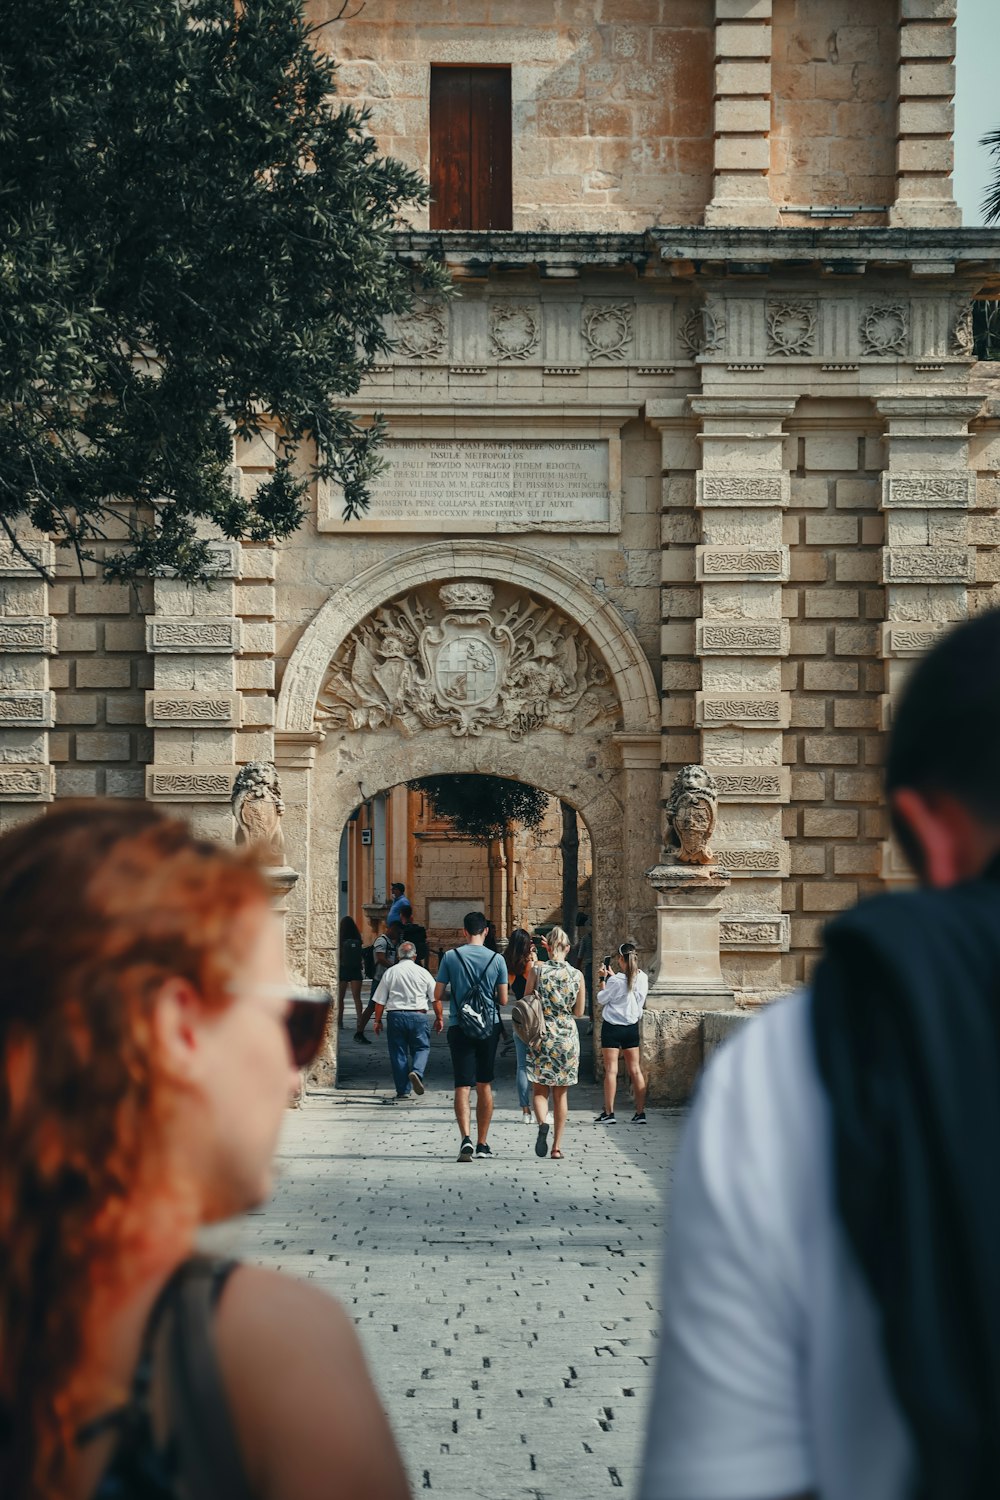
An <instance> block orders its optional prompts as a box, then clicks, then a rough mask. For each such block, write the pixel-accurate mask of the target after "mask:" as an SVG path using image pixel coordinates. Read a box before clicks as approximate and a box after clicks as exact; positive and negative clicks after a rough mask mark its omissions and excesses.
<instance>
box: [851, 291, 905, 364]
mask: <svg viewBox="0 0 1000 1500" xmlns="http://www.w3.org/2000/svg"><path fill="white" fill-rule="evenodd" d="M909 323H910V317H909V308H908V307H907V306H906V304H905V302H879V303H872V304H871V305H870V306H868V307H866V308H865V310H864V312H863V313H862V315H861V324H860V333H861V352H862V353H863V354H874V355H879V354H905V353H906V340H907V335H908V333H909Z"/></svg>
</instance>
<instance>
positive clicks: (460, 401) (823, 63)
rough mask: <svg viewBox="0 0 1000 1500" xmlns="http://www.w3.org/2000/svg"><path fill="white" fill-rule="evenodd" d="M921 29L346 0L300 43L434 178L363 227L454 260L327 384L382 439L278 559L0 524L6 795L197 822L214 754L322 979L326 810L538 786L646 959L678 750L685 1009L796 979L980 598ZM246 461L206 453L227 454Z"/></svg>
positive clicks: (973, 247) (630, 2)
mask: <svg viewBox="0 0 1000 1500" xmlns="http://www.w3.org/2000/svg"><path fill="white" fill-rule="evenodd" d="M332 4H333V9H334V10H335V9H336V0H332ZM314 12H315V14H316V17H317V19H323V18H324V15H325V12H324V7H323V4H322V3H318V4H317V5H316V6H315V7H314ZM470 12H471V13H472V15H471V18H470ZM954 15H955V4H954V0H863V3H862V0H613V3H612V0H585V3H584V0H552V3H551V4H550V5H549V6H547V7H541V8H540V7H538V6H537V5H531V4H529V3H527V0H510V3H507V4H505V5H502V6H500V5H496V4H493V5H488V6H487V5H483V6H473V7H468V6H466V7H457V6H455V5H454V3H453V0H407V3H406V4H402V3H399V0H366V3H365V5H364V6H363V7H362V8H360V9H358V10H357V12H356V13H352V14H350V15H349V16H346V17H345V18H343V19H340V20H338V21H336V22H335V23H334V24H331V25H329V26H328V27H326V28H325V29H324V30H322V31H321V32H320V33H319V43H320V45H323V46H326V47H328V48H330V50H331V51H332V52H333V53H334V55H335V56H336V57H337V58H338V59H339V60H340V63H341V71H340V80H341V91H342V94H343V95H344V96H345V97H346V98H349V99H352V100H357V101H359V102H362V103H365V104H367V105H368V106H370V109H371V121H370V126H371V129H372V130H373V132H374V133H375V134H376V136H377V138H378V140H379V142H380V144H381V146H382V147H383V148H384V149H385V150H386V151H389V152H391V153H393V154H395V155H397V156H400V157H402V158H403V159H405V160H406V161H407V162H408V163H410V164H412V165H414V166H416V167H419V168H420V169H421V170H422V171H423V172H425V173H426V174H427V175H428V176H429V178H430V180H431V182H432V186H433V189H434V202H433V204H432V206H431V209H430V211H429V214H428V215H427V216H425V218H424V219H423V220H420V219H416V220H415V221H414V223H413V225H412V227H410V228H409V229H407V230H405V231H401V233H400V236H399V253H400V254H401V255H402V256H403V257H404V258H410V259H412V260H413V261H414V262H415V263H416V262H417V261H419V260H420V259H422V258H423V257H426V256H428V255H433V256H440V257H443V259H444V260H445V261H446V263H447V264H448V266H449V267H450V269H451V271H452V274H453V277H454V280H455V284H456V292H457V295H456V296H455V298H454V299H453V300H451V301H448V302H441V303H435V302H426V301H423V302H419V303H418V304H417V306H416V308H415V309H414V311H413V312H412V313H411V314H409V315H408V316H406V317H401V318H400V319H399V320H398V321H397V323H396V326H395V327H394V328H393V329H392V333H393V336H394V339H395V352H394V355H393V357H392V359H391V361H389V362H387V363H385V364H384V365H380V366H379V367H377V369H376V370H375V372H374V376H373V379H372V380H371V382H370V384H369V386H368V387H367V389H366V390H365V392H364V393H363V396H362V397H361V398H359V400H358V402H357V403H356V404H357V407H358V409H359V410H360V411H361V412H374V411H376V410H378V411H382V412H384V413H385V414H386V415H387V417H388V419H389V424H390V437H389V440H388V443H387V446H386V456H387V458H388V460H389V466H388V469H387V471H386V473H385V474H384V476H383V477H382V478H381V479H380V480H379V481H378V482H377V484H376V486H375V492H374V495H373V501H372V506H371V510H370V513H369V515H368V516H367V517H366V518H365V519H363V520H362V521H360V522H351V523H347V524H345V523H344V522H343V521H342V520H341V516H340V503H339V499H338V496H337V495H336V494H334V493H331V492H329V491H328V490H326V489H324V488H322V487H319V488H318V489H317V490H316V492H315V493H314V495H313V505H312V510H311V514H310V515H309V517H308V519H307V521H306V523H305V524H304V526H303V527H302V529H301V531H300V532H299V534H298V535H297V536H296V537H295V538H294V539H293V540H291V541H290V542H288V543H286V544H284V545H282V546H281V547H280V548H271V547H267V546H263V545H253V544H250V545H244V546H237V545H233V544H230V543H223V542H220V543H219V545H218V549H217V554H218V578H217V581H216V583H215V585H214V587H212V588H211V589H195V588H191V587H189V586H187V585H183V584H180V583H177V582H175V581H171V580H158V581H156V582H155V583H152V584H150V585H149V586H148V588H147V589H145V590H144V591H141V593H140V595H138V596H137V595H134V594H133V593H132V592H130V591H129V590H128V589H126V588H124V587H119V586H113V585H104V584H103V583H101V582H100V580H99V579H98V578H97V577H89V576H88V577H86V578H84V579H82V580H81V579H80V578H79V577H78V576H77V575H76V573H75V572H74V571H73V570H72V568H71V566H70V565H69V564H66V565H65V566H64V564H63V561H62V560H60V564H59V572H58V576H57V581H56V582H55V583H54V584H46V583H44V582H43V581H41V580H40V578H39V577H38V576H37V575H36V574H33V573H32V571H31V570H30V569H29V568H28V567H27V566H26V565H24V563H23V560H22V559H21V558H19V557H18V556H17V555H16V554H15V553H14V552H13V551H12V550H11V549H10V548H9V547H8V548H6V549H3V548H2V544H0V649H2V652H3V658H2V659H3V662H4V666H3V667H2V668H0V671H2V673H3V678H2V683H3V688H4V692H3V697H2V701H0V725H2V728H0V816H2V818H3V820H4V821H5V822H6V823H7V824H9V823H11V822H14V821H17V820H20V819H22V818H24V817H29V816H34V815H35V814H36V813H37V812H38V811H39V810H40V805H41V804H44V803H45V802H47V801H48V800H50V799H51V798H52V797H64V796H76V795H95V794H110V795H116V796H128V797H143V796H145V797H148V798H150V799H151V800H152V801H154V802H157V803H161V804H163V805H166V806H170V807H172V808H174V809H175V810H176V811H177V812H179V813H182V814H184V815H185V816H188V817H190V818H191V819H192V820H193V821H194V823H195V824H196V825H197V826H198V827H199V828H201V829H203V830H205V831H206V832H207V833H208V834H210V835H211V836H213V837H218V838H227V839H228V838H231V837H232V836H233V832H234V823H233V818H232V813H231V808H230V794H231V790H232V784H233V780H234V777H235V775H236V772H237V770H238V768H239V767H240V766H241V765H242V764H245V763H247V762H251V761H264V762H273V763H274V764H275V765H276V767H277V771H278V776H279V779H280V784H281V794H282V797H283V801H284V814H283V821H282V827H283V833H284V849H285V859H286V861H287V863H288V865H289V866H290V867H291V868H292V869H293V870H294V871H295V872H297V874H298V879H297V881H296V882H295V884H294V885H293V886H292V888H291V890H290V893H289V895H288V898H287V905H288V917H287V922H288V937H289V943H290V949H291V954H292V959H293V962H294V964H295V965H296V967H297V968H298V969H299V970H300V971H301V972H302V973H304V974H306V975H307V976H308V978H309V979H310V980H311V981H313V982H318V983H323V982H326V981H328V980H330V979H331V978H333V977H334V976H335V972H336V946H337V925H338V920H339V916H340V914H341V911H342V910H343V901H342V897H343V892H342V883H343V882H344V881H345V880H346V879H347V873H346V870H345V869H344V868H343V867H344V865H345V850H346V848H347V842H345V828H347V826H348V825H349V823H350V822H351V821H352V819H353V820H354V821H355V822H357V818H356V816H355V815H356V812H357V809H358V808H359V807H360V806H362V805H364V806H365V808H366V809H369V810H371V809H374V808H376V807H377V806H381V807H382V808H383V815H385V814H386V809H388V808H389V807H390V805H391V803H392V796H393V788H396V787H399V786H401V785H402V784H404V783H406V782H407V781H408V780H410V779H412V778H414V777H419V776H424V775H430V774H434V773H453V772H489V773H497V774H501V775H504V776H510V777H514V778H516V779H519V780H524V781H528V782H530V783H532V784H533V785H535V786H537V787H539V788H541V789H543V790H544V791H546V792H548V793H549V794H551V796H553V797H554V798H558V799H560V800H561V801H563V802H564V803H566V804H568V805H569V806H571V807H573V808H575V809H576V811H577V813H578V814H579V818H580V820H581V822H582V824H583V826H584V828H585V830H586V834H587V837H588V838H589V841H590V851H591V853H590V857H591V858H592V874H591V876H590V878H591V896H592V902H593V906H592V910H593V920H594V951H595V953H597V954H600V953H603V952H605V951H608V950H610V949H612V948H613V947H615V946H616V945H617V943H618V942H620V941H621V940H622V939H623V938H624V937H626V936H629V937H633V938H635V939H636V940H637V942H638V944H639V947H640V950H641V952H642V954H643V955H644V959H646V961H648V962H650V963H652V962H653V958H652V955H653V952H654V949H655V946H656V928H657V923H656V903H657V893H656V892H655V891H654V889H653V888H652V886H651V885H650V883H649V881H648V880H647V875H646V872H647V871H648V870H650V869H651V867H653V866H655V865H656V864H657V862H658V860H659V858H660V852H661V845H662V843H663V838H664V828H663V817H662V802H663V799H664V798H665V797H666V796H667V793H668V791H669V788H670V785H671V783H672V780H673V777H674V775H675V773H676V771H677V770H678V768H679V767H681V766H682V765H684V764H687V763H701V764H703V765H704V766H706V767H707V768H708V769H709V771H710V772H711V773H712V775H713V776H714V778H715V781H716V783H717V786H718V810H717V811H718V824H717V828H716V831H715V835H714V848H715V857H716V860H717V861H718V863H719V864H721V865H723V866H724V867H725V869H726V870H727V871H728V872H729V873H730V876H731V879H730V881H729V883H728V885H725V887H724V889H721V892H720V895H719V898H718V899H719V901H720V902H721V920H720V926H719V931H720V940H721V955H722V975H723V979H724V985H725V988H726V990H727V991H728V992H729V993H730V995H731V996H732V998H731V999H729V1000H728V1001H727V1002H726V1003H727V1004H728V1005H729V1006H732V1005H734V1004H735V1005H736V1006H737V1007H748V1006H752V1005H755V1004H758V1003H761V1002H763V1001H766V1000H767V999H769V998H770V997H773V996H774V995H776V994H778V993H779V992H780V991H782V990H783V989H786V988H788V987H789V986H791V985H794V984H795V983H797V982H798V981H800V980H802V979H803V977H804V976H806V974H807V973H808V970H809V964H810V961H811V959H812V958H813V956H814V955H815V953H816V951H817V946H818V944H819V941H820V933H821V930H822V926H823V923H824V921H825V920H826V919H827V917H828V915H829V914H830V913H831V912H832V911H835V910H837V909H839V908H841V907H844V906H846V905H849V904H851V903H853V902H854V901H855V900H856V899H857V898H858V897H859V896H861V895H864V894H866V893H868V892H871V891H873V890H876V889H878V888H880V887H883V886H885V885H886V884H887V883H888V884H892V883H893V882H896V881H898V880H900V879H902V878H904V872H903V871H902V869H901V867H900V864H899V861H898V859H897V857H896V855H895V853H894V850H893V846H892V844H891V842H890V840H889V836H888V835H889V830H888V827H887V823H886V813H885V810H884V807H883V805H882V802H881V800H880V787H879V764H880V759H881V754H882V736H883V733H884V730H885V728H886V726H887V725H888V723H889V722H890V719H891V713H892V703H893V699H894V696H895V695H896V694H897V692H898V690H899V687H900V684H901V683H902V682H903V680H904V679H905V676H906V674H907V672H908V670H909V669H910V666H911V664H912V662H913V660H914V659H915V658H916V657H918V656H919V655H920V653H921V652H922V651H924V650H925V649H926V647H927V646H928V645H929V643H930V642H932V641H933V640H934V638H935V637H936V635H937V634H938V633H939V632H940V631H942V630H943V629H945V628H946V627H947V626H948V624H949V623H950V622H952V621H955V620H959V619H961V618H963V617H965V616H966V615H967V614H969V613H971V612H974V611H976V610H981V609H983V608H985V607H987V606H989V605H991V604H993V603H995V602H997V599H998V597H1000V595H998V584H1000V554H998V551H997V547H998V545H1000V489H998V475H1000V422H998V417H1000V403H998V401H997V398H996V396H995V395H993V394H992V391H993V390H994V386H993V385H992V384H991V381H990V373H991V368H992V367H991V366H989V365H988V364H984V363H977V360H976V357H975V349H974V337H973V316H972V303H973V301H974V299H981V298H992V297H996V296H997V295H998V294H1000V236H998V235H997V234H995V233H994V232H992V231H988V230H963V229H961V228H960V227H959V215H958V212H957V209H956V207H955V204H954V202H953V199H952V189H951V175H950V174H951V166H952V146H951V131H952V103H951V100H952V94H953V87H954V67H953V53H954V36H955V33H954ZM274 456H275V449H274V446H273V444H270V443H268V442H267V441H264V440H261V441H259V442H256V443H254V444H253V445H252V446H251V447H249V448H245V449H244V450H242V451H241V452H239V453H238V454H237V460H238V464H239V469H240V476H241V479H240V482H241V483H242V484H243V485H246V486H252V485H253V484H254V482H255V480H256V479H257V478H258V477H259V476H260V475H261V474H262V473H263V472H265V471H266V470H267V469H268V468H269V467H270V466H271V465H272V463H273V462H274ZM25 544H26V545H27V546H28V547H29V548H33V549H34V553H33V555H34V556H36V557H37V558H38V559H39V560H41V561H46V562H49V563H52V561H53V553H52V549H51V547H50V545H49V544H48V542H47V541H46V540H45V539H44V538H41V537H33V538H26V539H25ZM380 799H381V800H380ZM397 804H398V797H397ZM367 815H368V814H367V812H366V817H367ZM372 817H373V819H374V818H375V813H374V812H373V813H372ZM404 821H405V820H404ZM398 826H401V825H399V823H398V819H397V837H398ZM385 836H387V835H385V830H384V829H383V834H382V835H380V837H385ZM382 873H383V879H384V880H385V879H387V878H391V877H392V875H393V872H392V870H388V871H386V870H384V869H383V872H382ZM381 894H384V891H382V892H378V891H373V892H372V893H370V894H368V895H366V899H368V900H370V899H372V897H378V896H379V895H381ZM425 915H426V914H425V913H421V912H420V911H418V913H417V916H418V920H420V919H422V917H423V916H425ZM720 1003H722V1002H720ZM657 1004H660V1002H657V1001H655V1000H654V1003H653V1006H652V1010H653V1011H654V1012H655V1010H656V1007H657ZM661 1009H662V1010H664V1011H669V1010H671V1006H670V1005H667V1004H665V1003H663V1004H662V1005H661ZM672 1009H673V1011H674V1012H676V1014H671V1015H668V1016H667V1017H666V1019H665V1020H664V1019H663V1017H662V1016H661V1018H660V1019H659V1020H657V1019H656V1016H655V1014H654V1015H653V1017H652V1020H651V1023H650V1024H651V1025H652V1024H653V1022H655V1024H656V1027H658V1028H659V1030H658V1031H657V1032H656V1035H657V1036H662V1035H666V1034H668V1033H669V1035H671V1036H673V1038H674V1040H675V1041H676V1042H677V1043H678V1045H681V1044H683V1047H684V1048H686V1050H685V1051H684V1059H685V1061H684V1065H683V1067H682V1069H681V1074H682V1075H683V1077H681V1081H680V1082H677V1081H676V1079H675V1081H674V1082H673V1083H669V1082H668V1083H666V1084H664V1090H665V1091H667V1092H669V1091H670V1090H671V1089H673V1090H674V1091H677V1092H682V1091H683V1087H684V1080H685V1079H686V1078H687V1077H688V1076H689V1070H690V1067H691V1066H693V1064H694V1062H696V1060H697V1052H698V1047H699V1046H700V1037H701V1035H702V1029H701V1027H700V1022H699V1021H698V1018H697V1016H696V1015H694V1014H693V1013H692V1014H688V1013H687V1012H685V1011H684V1008H683V1007H678V1006H677V1005H674V1006H673V1007H672ZM671 1028H672V1029H671ZM651 1036H652V1033H651ZM685 1069H687V1070H688V1072H685V1071H684V1070H685Z"/></svg>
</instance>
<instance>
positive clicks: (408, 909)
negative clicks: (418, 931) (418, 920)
mask: <svg viewBox="0 0 1000 1500" xmlns="http://www.w3.org/2000/svg"><path fill="white" fill-rule="evenodd" d="M399 915H400V918H401V919H402V921H404V922H407V921H409V919H410V917H412V916H413V907H412V906H411V905H410V903H409V901H404V902H403V904H402V906H401V907H400V908H399Z"/></svg>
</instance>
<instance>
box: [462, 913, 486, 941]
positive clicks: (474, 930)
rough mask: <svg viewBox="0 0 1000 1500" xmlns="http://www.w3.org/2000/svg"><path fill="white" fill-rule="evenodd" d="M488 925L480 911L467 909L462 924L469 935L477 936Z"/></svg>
mask: <svg viewBox="0 0 1000 1500" xmlns="http://www.w3.org/2000/svg"><path fill="white" fill-rule="evenodd" d="M489 925H490V924H489V922H487V920H486V918H485V917H484V916H483V914H482V912H481V911H467V912H466V913H465V919H464V921H463V922H462V926H463V927H464V928H465V930H466V932H467V933H468V934H469V936H470V937H478V936H479V934H480V933H481V932H485V931H486V929H487V927H488V926H489Z"/></svg>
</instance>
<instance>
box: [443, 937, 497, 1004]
mask: <svg viewBox="0 0 1000 1500" xmlns="http://www.w3.org/2000/svg"><path fill="white" fill-rule="evenodd" d="M452 951H453V952H454V954H455V957H456V958H457V959H458V964H459V968H460V969H461V970H462V973H463V975H464V977H465V983H466V986H467V988H466V991H465V994H464V995H460V996H459V997H458V998H459V999H460V1000H467V999H468V997H469V996H470V995H474V994H476V993H477V992H478V993H479V994H480V995H481V996H482V997H483V999H484V1000H485V999H490V1000H492V999H493V991H492V990H490V991H489V994H488V995H487V991H486V986H485V985H484V984H483V979H484V977H485V974H486V970H485V969H482V970H481V971H480V972H479V973H478V974H477V973H476V970H475V969H474V968H473V967H472V965H471V964H470V963H469V961H468V959H467V958H465V957H464V956H463V954H461V953H460V952H459V950H458V949H457V948H455V949H453V950H452Z"/></svg>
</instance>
